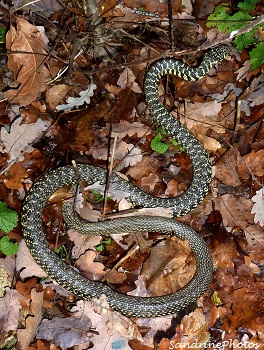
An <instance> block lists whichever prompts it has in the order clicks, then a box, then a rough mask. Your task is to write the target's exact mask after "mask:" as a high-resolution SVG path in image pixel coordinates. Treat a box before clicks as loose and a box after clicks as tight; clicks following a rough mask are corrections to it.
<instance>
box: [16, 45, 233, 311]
mask: <svg viewBox="0 0 264 350" xmlns="http://www.w3.org/2000/svg"><path fill="white" fill-rule="evenodd" d="M228 52H229V49H228V48H227V47H226V46H220V47H218V48H215V49H212V50H211V51H209V52H208V53H206V54H205V56H204V59H203V62H202V63H201V64H200V66H199V67H197V68H190V67H188V66H187V65H185V64H183V63H182V62H180V61H177V60H174V59H170V58H169V59H163V60H161V61H158V62H156V63H155V64H154V65H153V66H152V67H151V68H150V69H149V70H148V72H147V75H146V79H145V84H144V89H145V96H146V101H147V104H148V107H149V110H150V112H151V113H152V115H153V118H154V119H155V121H156V123H157V124H158V125H159V126H161V127H162V128H163V129H164V130H165V131H166V132H167V133H168V134H169V135H171V137H173V138H176V139H177V140H178V142H179V144H181V146H182V147H183V148H184V149H185V150H186V151H187V153H188V154H189V156H190V159H191V161H192V165H193V179H192V182H191V184H190V186H189V187H188V189H187V190H186V191H185V192H184V193H183V194H181V195H180V196H178V197H176V198H157V197H153V196H151V195H149V194H146V193H145V192H143V191H141V190H140V189H139V188H137V187H135V186H133V185H132V184H131V183H129V182H128V181H125V180H124V179H122V178H120V177H119V176H117V175H115V174H113V175H112V177H111V183H114V184H116V185H117V186H118V188H119V189H121V190H124V191H126V192H127V193H129V197H128V200H129V201H131V202H132V203H133V204H135V205H137V206H139V207H165V208H171V209H172V211H173V215H174V217H177V216H181V215H184V214H186V213H188V212H189V211H190V210H192V209H193V208H195V207H196V206H197V205H198V204H199V203H200V202H201V201H202V200H203V199H204V197H205V196H206V194H207V192H208V189H209V187H210V183H211V165H210V162H209V159H208V156H207V154H206V152H205V150H204V148H203V147H202V146H201V145H200V143H199V142H198V141H197V140H196V139H195V137H194V136H193V135H191V133H190V132H189V131H188V130H187V129H186V128H185V127H184V126H183V125H182V124H181V123H180V122H179V121H177V120H175V118H173V116H172V115H171V114H170V112H169V111H168V110H167V109H166V108H165V107H164V106H163V104H162V103H161V102H160V100H159V95H158V82H159V80H160V78H161V77H162V76H163V75H165V74H167V73H169V74H174V75H176V76H179V77H181V78H183V79H185V80H197V79H201V78H202V77H204V76H205V75H206V74H207V73H208V71H209V70H210V69H211V68H212V67H213V66H214V65H215V64H217V63H218V62H219V61H221V60H222V59H223V58H224V57H225V56H226V55H227V54H228ZM78 170H79V176H80V179H81V180H85V181H86V182H87V183H88V184H92V183H94V182H96V181H100V182H102V183H105V181H106V175H107V174H106V171H105V170H104V169H102V168H99V167H96V166H92V165H87V164H79V165H78ZM77 183H78V180H77V178H76V174H75V171H74V169H73V167H72V166H64V167H61V168H58V169H55V170H52V171H50V172H48V173H46V174H45V175H44V176H43V177H42V178H41V179H40V180H38V181H37V182H36V183H34V184H33V185H32V187H31V189H30V190H29V192H28V194H27V196H26V198H25V201H24V203H23V207H22V212H21V224H22V229H23V235H24V239H25V241H26V244H27V246H28V248H29V250H30V252H31V254H32V256H33V258H34V259H35V261H36V262H37V263H38V264H39V265H40V266H41V267H42V268H43V270H44V271H45V272H46V273H47V274H48V275H49V276H50V277H51V278H52V279H53V280H55V281H56V282H57V283H58V284H60V285H61V286H63V287H64V288H66V289H67V290H68V291H70V292H71V293H73V294H75V295H76V296H78V297H80V298H83V299H90V298H93V297H95V298H99V297H100V296H101V295H102V294H105V295H106V298H107V301H108V303H109V305H110V306H111V307H113V308H114V309H115V310H117V311H120V312H121V313H123V314H124V315H127V316H129V317H132V316H135V317H155V316H162V315H166V314H171V313H175V312H176V311H179V310H181V309H183V308H185V307H187V306H189V305H190V304H191V303H193V302H195V301H196V300H197V299H198V298H199V296H200V295H201V294H202V293H203V292H204V291H205V289H206V288H207V287H208V285H209V283H210V281H211V279H212V273H213V266H212V258H211V254H210V251H209V249H208V248H207V245H206V244H205V242H204V240H203V239H202V238H201V237H200V236H199V235H198V234H197V233H196V232H195V231H194V230H193V229H191V228H190V227H188V226H186V225H184V224H182V223H179V222H177V221H176V220H174V219H169V218H162V217H150V216H136V217H128V218H119V219H114V220H112V221H107V222H98V223H89V224H88V227H86V226H87V224H83V223H82V222H80V220H79V219H78V218H76V217H75V216H73V215H70V214H68V215H66V221H67V222H68V224H69V225H70V226H72V227H75V228H76V227H77V228H79V231H81V232H83V231H86V232H84V233H85V234H87V235H95V234H101V235H105V236H108V235H109V234H112V233H121V232H137V231H140V232H151V231H152V232H153V231H154V232H157V231H158V232H160V233H163V234H166V235H174V236H177V237H178V238H180V239H182V240H185V239H187V240H188V243H189V245H190V248H191V249H192V251H193V252H194V254H195V258H196V271H195V274H194V276H193V277H192V279H191V280H190V282H189V283H188V284H187V285H186V286H185V287H183V288H182V289H180V290H178V291H176V292H175V293H171V294H168V295H164V296H159V297H149V298H145V297H135V296H129V295H125V294H121V293H119V292H116V291H114V290H112V289H111V288H110V287H109V286H107V285H105V284H104V283H102V282H92V281H89V280H86V279H85V278H84V277H82V276H81V275H80V274H79V273H78V272H77V271H75V270H74V269H72V268H71V267H70V266H68V265H66V264H65V263H64V262H63V261H61V260H60V259H59V257H58V256H57V255H56V254H55V252H54V251H53V250H52V249H51V248H50V246H49V244H48V243H47V241H46V238H45V235H44V232H43V227H42V211H43V208H44V207H45V205H46V202H47V200H48V198H49V197H50V196H51V195H52V194H53V193H54V192H55V191H56V190H58V189H59V188H61V187H63V186H66V185H76V184H77ZM67 210H69V208H68V209H67Z"/></svg>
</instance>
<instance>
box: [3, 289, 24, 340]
mask: <svg viewBox="0 0 264 350" xmlns="http://www.w3.org/2000/svg"><path fill="white" fill-rule="evenodd" d="M20 299H23V295H21V294H20V293H19V292H18V291H17V290H10V289H9V288H6V294H5V296H4V297H3V298H0V324H1V327H0V339H2V337H4V336H5V335H6V334H7V333H8V332H9V331H14V330H16V329H17V326H18V322H19V319H20V315H19V310H20V309H21V304H20V302H19V300H20Z"/></svg>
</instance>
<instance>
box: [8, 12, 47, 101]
mask: <svg viewBox="0 0 264 350" xmlns="http://www.w3.org/2000/svg"><path fill="white" fill-rule="evenodd" d="M16 22H17V30H16V29H15V28H14V27H13V26H11V28H10V30H9V31H8V33H7V39H6V47H7V50H10V51H12V52H14V53H11V54H10V55H8V67H9V68H10V69H12V70H13V72H14V76H15V80H16V82H18V83H19V84H20V86H19V88H18V89H11V90H8V91H6V92H5V96H6V98H7V99H8V100H9V101H12V102H13V103H17V104H23V105H28V104H30V103H31V102H33V101H34V100H36V99H37V97H38V95H39V93H41V92H43V91H45V89H46V86H45V79H46V78H47V77H48V76H49V72H48V70H47V68H46V67H45V66H44V64H43V62H44V60H45V54H46V51H45V50H44V41H43V38H42V36H41V34H40V32H39V31H38V29H37V28H36V27H35V26H33V25H32V24H30V23H29V22H28V21H26V20H25V19H23V18H18V17H17V18H16ZM43 54H44V55H43Z"/></svg>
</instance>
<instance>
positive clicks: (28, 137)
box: [0, 117, 50, 162]
mask: <svg viewBox="0 0 264 350" xmlns="http://www.w3.org/2000/svg"><path fill="white" fill-rule="evenodd" d="M22 120H23V118H22V117H19V118H17V119H15V120H14V122H13V123H12V125H11V129H10V132H7V131H6V129H5V128H4V127H2V128H1V133H0V137H1V141H2V144H3V146H4V147H1V145H0V151H1V152H6V153H8V154H9V162H11V161H12V160H15V159H16V160H18V159H19V160H23V159H24V157H23V156H22V154H23V152H24V151H25V149H26V151H27V152H32V151H33V149H34V148H33V147H32V146H31V144H32V143H33V142H34V141H36V139H37V138H38V137H39V136H40V135H42V133H43V132H45V131H46V130H47V129H48V127H49V126H50V122H49V121H47V120H45V121H43V120H42V119H38V120H37V121H36V123H31V124H21V122H22Z"/></svg>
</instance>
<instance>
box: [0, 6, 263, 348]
mask: <svg viewBox="0 0 264 350" xmlns="http://www.w3.org/2000/svg"><path fill="white" fill-rule="evenodd" d="M61 5H62V4H60V3H59V2H53V1H44V2H41V4H40V3H36V4H31V3H26V2H23V1H15V2H14V8H15V9H16V8H21V11H22V13H23V16H22V17H21V16H20V17H18V16H16V15H13V16H14V19H15V20H14V21H13V22H12V25H11V26H10V27H9V29H8V32H7V37H6V49H7V50H9V51H10V52H9V54H8V60H7V61H6V62H5V65H6V67H7V69H9V70H10V71H11V72H12V73H13V81H12V82H11V81H10V78H9V81H8V83H7V85H6V86H5V88H4V94H5V96H6V98H7V99H8V101H9V102H10V103H11V104H12V106H11V108H10V110H9V109H6V107H5V106H1V107H3V108H2V110H5V109H6V117H7V118H5V119H4V118H3V119H1V135H0V136H1V143H0V147H1V148H0V151H1V154H0V159H1V163H2V169H3V170H2V172H1V179H2V186H1V188H0V193H1V199H2V200H4V201H5V202H6V204H7V205H8V206H9V207H11V208H14V209H16V210H17V211H19V209H20V207H21V204H22V200H23V198H24V196H25V192H26V191H27V190H28V189H29V187H30V186H31V183H32V182H34V181H35V180H36V179H37V178H39V177H40V176H41V175H42V174H43V172H45V171H47V170H49V169H51V168H56V166H57V165H59V164H65V163H67V162H68V163H69V159H72V158H73V159H76V160H77V161H81V162H83V161H84V162H88V163H93V164H95V165H99V166H105V165H106V162H107V161H108V159H109V158H108V155H109V153H110V154H111V152H112V144H113V141H112V137H113V136H114V135H117V144H116V149H115V152H113V154H111V155H112V157H113V159H114V163H113V165H114V167H115V170H118V171H121V172H122V173H123V175H124V176H126V177H127V178H128V179H129V180H130V181H133V183H134V184H135V185H137V186H139V187H141V188H142V189H144V190H146V191H149V192H150V193H151V194H153V195H157V196H164V194H166V195H168V196H171V197H173V196H175V195H178V194H180V193H181V192H182V191H184V190H185V189H186V187H187V186H188V184H189V183H190V181H191V171H190V168H191V165H190V161H189V160H188V157H187V156H186V155H185V154H184V153H182V151H181V150H180V148H179V147H178V146H176V145H173V144H171V143H169V144H170V146H169V148H168V150H167V151H166V152H165V154H163V155H160V154H157V153H155V152H154V151H153V150H152V149H151V146H150V145H151V140H152V139H153V138H154V136H155V135H156V132H155V125H153V121H152V119H151V116H150V115H148V112H147V110H146V104H145V102H144V96H143V94H142V91H143V78H144V75H145V72H146V69H147V65H146V62H147V61H148V60H149V61H153V60H156V59H157V58H159V57H160V56H159V54H158V52H165V51H166V50H168V49H169V48H170V47H169V45H167V44H166V43H168V42H169V41H170V40H169V37H167V33H168V31H167V30H168V27H166V26H167V24H166V21H164V22H161V26H159V25H158V22H157V23H155V19H154V18H155V17H151V16H149V15H148V14H146V13H143V14H142V13H141V14H140V13H138V12H135V11H134V9H133V8H134V6H135V4H134V2H133V3H131V2H130V1H125V2H124V4H123V6H121V5H120V4H116V2H115V1H112V2H111V6H110V4H108V5H107V4H106V2H102V3H101V4H100V5H99V10H100V11H98V13H97V12H96V11H94V12H92V13H91V14H89V15H87V13H89V10H88V9H83V8H81V7H78V6H79V5H77V4H74V6H73V7H72V8H67V7H65V8H64V7H63V6H61ZM106 5H107V6H109V10H105V9H106V8H107V6H106ZM204 5H205V6H204V7H203V6H202V7H201V8H200V9H199V6H198V5H197V3H196V2H194V3H193V4H190V3H188V4H186V6H185V7H182V6H179V4H178V3H176V2H175V3H173V11H174V16H175V19H176V17H179V18H185V19H188V23H189V22H190V20H191V18H192V17H191V15H192V11H194V12H195V13H196V16H197V15H199V14H200V15H204V11H205V8H207V5H208V4H207V3H206V4H205V3H204ZM37 6H42V7H41V11H45V15H46V16H47V18H49V21H47V22H45V21H44V22H43V20H40V18H41V17H40V15H39V12H38V11H39V7H37ZM138 6H139V7H144V8H145V10H146V11H149V12H152V13H155V15H157V16H161V18H163V16H164V15H165V13H166V11H167V6H165V4H162V5H161V4H160V2H159V3H158V2H156V1H154V0H153V1H147V2H146V1H141V2H140V4H138ZM5 8H6V7H5ZM29 9H30V10H33V12H32V18H30V17H29V16H28V12H27V11H28V10H29ZM104 10H105V11H104ZM86 11H88V12H86ZM99 12H100V13H101V15H102V18H103V19H104V21H105V23H106V24H107V25H109V26H108V27H104V26H105V23H104V22H98V23H99V25H98V27H96V26H95V28H94V33H95V34H94V36H92V35H91V34H90V32H89V31H88V28H90V27H89V25H88V24H91V23H92V22H91V21H94V20H95V19H96V16H97V15H98V14H99ZM205 12H206V11H205ZM92 15H94V17H93V16H92ZM206 15H207V14H206ZM90 16H91V17H90ZM142 18H144V21H145V22H142ZM164 18H165V17H164ZM192 19H194V18H192ZM153 21H154V23H155V25H153ZM43 23H44V24H43ZM142 23H148V25H147V26H146V27H145V26H144V30H142ZM37 24H40V25H41V26H38V25H37ZM54 24H55V25H54ZM175 24H177V25H176V27H175V38H176V40H177V44H178V47H182V48H184V49H185V48H186V47H188V46H189V47H190V48H192V47H193V46H194V43H195V44H196V45H197V43H198V42H199V40H200V42H202V41H204V40H205V39H206V35H207V34H206V33H205V32H204V31H203V29H202V27H200V26H199V25H198V24H197V23H196V24H195V25H196V26H195V29H194V27H193V26H191V24H189V25H187V24H183V22H179V23H178V22H177V21H175ZM181 26H182V27H181ZM184 26H185V27H184ZM189 26H190V27H189ZM66 27H68V28H70V32H71V34H69V33H66V32H65V31H64V30H63V28H66ZM164 29H166V30H164ZM59 31H60V40H59V41H56V39H55V38H56V35H57V34H58V33H59ZM182 31H183V32H186V33H187V35H186V36H185V40H186V37H188V40H189V41H188V42H187V41H186V42H183V41H182V39H181V35H179V33H180V32H182ZM102 33H104V36H102ZM113 33H114V35H113ZM215 34H216V33H214V38H216V35H215ZM209 35H212V31H211V32H210V31H209V32H208V37H209ZM99 37H100V38H101V39H100V40H99V39H98V38H99ZM161 38H162V40H160V39H161ZM76 39H78V40H79V39H81V40H80V41H78V42H79V43H81V44H80V45H81V46H80V48H78V50H77V52H76V51H75V48H74V42H75V41H76V42H77V40H76ZM91 43H92V45H90V44H91ZM120 43H121V45H120ZM51 47H52V50H51V51H50V48H51ZM95 48H96V49H95ZM93 50H94V51H93ZM239 55H240V54H239V53H237V52H236V53H235V57H236V58H239ZM143 60H145V62H143V63H142V61H143ZM247 62H248V57H247V56H246V55H245V54H243V55H241V56H240V61H239V60H236V59H234V57H232V59H230V60H225V61H224V62H221V63H220V64H219V65H218V68H217V69H215V70H214V71H212V72H211V73H210V76H208V77H207V78H206V79H204V80H202V81H198V82H194V83H189V82H184V81H181V80H180V79H178V78H171V80H170V81H169V83H168V84H167V85H166V86H165V85H164V86H163V85H162V84H161V83H160V85H159V91H161V92H162V94H165V95H166V98H165V103H166V105H167V107H169V108H170V109H171V110H173V112H172V113H173V115H174V116H175V117H176V118H180V120H181V122H182V123H184V124H185V125H186V126H187V127H188V128H189V129H190V130H191V132H192V133H193V134H194V135H195V137H197V138H198V139H199V140H200V142H202V143H203V145H204V146H205V148H206V150H207V151H208V153H209V155H210V158H211V161H212V164H213V165H214V167H213V170H214V175H215V176H214V179H213V182H212V191H211V192H210V193H209V194H208V196H207V198H206V199H205V200H204V202H203V203H202V204H201V205H200V206H199V207H198V208H197V209H196V210H195V211H193V212H192V213H189V214H188V215H186V216H185V217H183V218H180V220H181V221H183V222H186V223H187V224H188V225H191V226H192V227H193V228H195V229H196V230H197V231H199V232H201V233H202V234H203V236H204V238H205V240H206V242H207V244H208V245H209V247H210V249H211V252H212V255H213V259H214V264H215V265H216V266H218V270H217V271H216V272H215V275H214V280H213V282H212V284H211V285H210V287H209V288H208V290H207V291H206V293H205V294H204V295H203V296H202V297H201V298H200V299H199V300H198V301H197V306H198V308H195V307H194V308H193V309H190V310H187V311H186V312H185V313H184V312H180V313H178V314H177V315H176V318H175V319H173V317H172V316H168V317H163V318H156V319H138V320H129V319H127V318H125V317H123V316H122V315H120V314H118V313H116V312H112V311H111V310H110V309H109V306H108V305H107V303H106V301H105V300H104V297H102V300H101V301H100V302H98V301H93V302H91V301H82V300H77V299H74V298H73V296H71V294H70V293H68V292H67V291H65V290H63V289H62V288H61V287H59V286H57V285H56V284H54V283H52V281H50V280H49V279H46V280H45V281H42V280H41V279H42V277H43V276H44V274H43V272H42V270H41V269H40V270H39V267H38V266H37V265H35V263H34V262H33V261H32V258H31V256H30V254H29V252H28V251H27V250H26V247H25V243H23V241H21V242H20V248H19V253H18V254H17V257H16V270H17V271H18V272H19V275H18V276H17V279H18V281H17V283H16V284H15V285H12V284H11V281H12V279H13V276H14V273H13V269H14V266H13V265H12V264H11V263H10V260H8V259H10V257H2V258H1V260H0V266H1V267H2V268H1V269H0V273H1V276H3V277H1V278H0V280H1V281H2V280H3V295H2V297H0V309H1V318H0V322H1V326H2V327H0V330H1V338H2V339H0V348H2V347H1V346H2V344H6V342H7V337H8V336H9V335H10V334H11V332H12V331H13V332H14V334H15V335H11V337H13V338H12V340H13V341H15V342H16V346H17V348H18V349H30V350H31V349H62V348H63V349H67V348H70V347H73V346H74V347H75V348H76V349H77V347H78V348H79V349H81V348H82V349H84V348H92V349H100V350H102V349H107V350H108V349H109V350H110V349H114V348H116V349H128V350H129V349H132V350H134V349H137V350H140V349H144V350H149V349H154V344H155V348H158V349H160V350H161V349H163V350H167V349H170V348H171V346H172V344H186V343H188V342H189V343H197V342H198V343H199V342H200V343H206V342H208V341H210V344H213V345H214V346H216V345H217V344H218V345H219V344H220V343H221V342H223V341H227V340H228V341H230V340H232V342H233V343H232V345H230V346H229V347H230V348H232V347H233V348H234V347H235V345H234V344H239V342H241V341H250V344H251V345H252V346H254V347H255V348H257V346H259V345H261V346H263V336H262V335H263V332H264V328H263V324H264V319H263V290H264V285H263V273H262V270H263V268H262V267H263V263H264V255H263V244H264V242H263V222H264V221H263V188H262V181H263V171H264V170H263V169H264V167H263V159H264V158H263V140H264V128H263V122H262V116H263V104H264V101H263V76H262V75H261V71H260V70H257V71H254V72H251V71H250V70H249V67H248V64H247ZM116 65H117V66H118V67H119V70H116V69H114V67H115V66H116ZM91 78H92V80H91ZM10 86H12V88H10ZM172 86H176V87H175V88H173V87H172ZM183 99H184V100H185V101H186V102H185V104H183V103H182V100H183ZM238 100H241V103H237V102H238ZM65 101H66V103H64V102H65ZM1 103H3V102H1ZM58 110H60V111H61V112H58ZM14 111H16V112H15V113H14ZM14 114H15V117H14ZM50 127H51V129H50ZM47 130H50V132H49V133H46V131H47ZM162 137H163V139H162V141H163V142H167V140H166V136H162ZM109 140H110V142H109ZM109 144H110V148H109ZM109 151H110V152H109ZM7 170H8V171H7ZM86 191H87V190H86ZM89 191H91V189H90V188H89ZM92 191H93V193H91V192H90V193H86V195H87V196H89V199H90V200H93V201H94V207H95V210H96V212H97V213H99V212H100V211H102V208H103V202H102V200H101V199H98V198H100V196H101V195H98V194H97V192H104V188H103V187H102V186H101V184H96V187H94V188H93V189H92ZM108 196H109V198H108V201H107V206H106V208H105V210H106V212H113V211H116V210H120V208H121V207H122V206H123V203H122V201H123V199H121V198H122V197H124V196H127V194H122V193H120V191H119V190H118V189H115V188H113V189H111V190H110V192H109V193H108ZM56 198H57V202H56ZM61 201H62V199H61V197H60V196H59V195H58V194H55V204H52V205H50V206H48V208H47V209H45V212H44V221H45V223H46V222H48V225H47V226H45V232H46V234H47V239H48V241H49V242H50V244H51V246H52V247H53V248H55V249H56V248H63V247H64V248H63V249H62V250H61V252H62V253H61V254H62V256H63V258H64V259H65V260H66V261H69V259H72V265H73V266H74V268H77V267H78V268H79V269H80V270H86V271H85V273H86V274H88V275H89V277H90V278H92V279H94V278H95V276H96V278H99V277H100V278H106V276H107V275H109V276H108V277H109V278H111V279H110V283H113V284H114V285H115V287H116V288H119V290H120V291H122V292H128V293H129V294H132V295H139V296H143V295H148V296H149V295H160V294H164V293H167V292H168V293H170V292H173V291H174V290H175V289H177V288H180V287H181V286H182V285H184V284H185V283H186V282H187V281H188V279H189V278H190V276H191V275H192V274H193V272H194V270H195V264H194V259H193V257H192V254H191V253H190V251H189V250H188V246H187V247H185V246H184V247H180V245H179V244H178V243H176V242H174V240H168V241H164V240H163V239H162V240H160V237H159V234H158V233H149V235H146V236H142V235H139V236H138V235H135V236H133V237H132V235H129V236H127V235H122V236H121V235H120V236H118V237H117V238H116V237H114V236H113V237H112V242H111V244H110V245H109V246H108V245H104V247H105V248H104V250H103V252H102V253H99V252H98V251H97V250H96V248H95V246H97V245H99V244H100V241H101V237H96V238H95V237H92V238H89V239H87V238H83V237H80V236H79V235H78V234H77V233H76V232H69V233H67V235H65V233H66V229H65V227H64V226H63V225H61V224H60V225H59V227H58V223H59V222H60V217H56V215H57V213H58V212H59V209H60V206H61ZM53 203H54V202H53ZM121 203H122V205H121ZM125 206H126V205H125ZM54 213H56V214H55V217H54ZM157 213H158V214H160V213H161V211H160V210H159V211H158V212H156V214H155V213H154V215H157ZM136 214H137V213H136ZM97 216H98V215H97ZM20 234H21V233H20V232H19V228H18V229H14V230H13V231H11V233H10V234H9V235H10V237H11V239H12V240H13V241H19V240H20ZM133 240H135V241H136V243H137V244H138V245H139V247H140V250H139V251H133V250H132V253H131V255H129V253H128V257H126V259H125V260H124V261H122V263H121V264H120V265H119V261H120V257H121V256H123V254H124V251H125V249H127V247H130V246H133ZM23 245H24V246H23ZM162 249H163V250H164V251H165V252H163V253H162ZM63 252H64V253H65V252H66V253H65V254H66V256H64V255H63V254H64V253H63ZM11 265H12V266H13V267H12V269H10V266H11ZM109 271H111V274H112V275H110V274H109ZM125 272H127V273H126V274H125ZM188 276H189V277H188ZM11 286H12V288H13V289H10V287H11ZM50 290H53V291H55V292H56V297H54V295H52V297H51V298H50V297H49V296H48V295H49V294H48V291H50ZM216 300H217V301H216ZM1 305H2V307H1ZM44 305H45V307H44ZM96 305H97V306H96ZM42 306H43V308H42ZM43 310H44V311H43ZM94 310H96V311H94ZM21 318H22V319H23V321H24V325H23V326H22V325H21V323H20V319H21ZM159 334H160V335H159ZM213 345H211V347H213ZM4 346H5V345H4Z"/></svg>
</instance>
